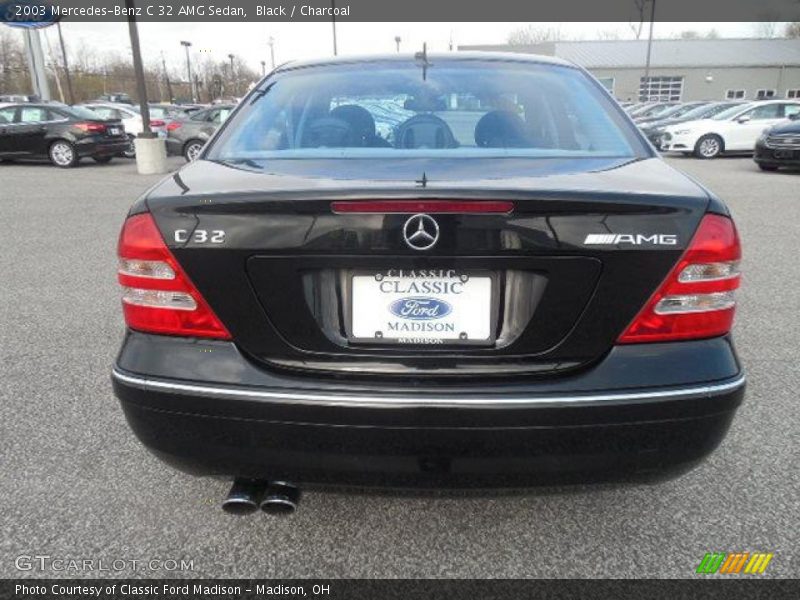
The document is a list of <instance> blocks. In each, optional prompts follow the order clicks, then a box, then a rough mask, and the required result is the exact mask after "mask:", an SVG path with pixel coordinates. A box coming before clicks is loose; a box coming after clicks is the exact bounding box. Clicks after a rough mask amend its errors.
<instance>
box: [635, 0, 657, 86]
mask: <svg viewBox="0 0 800 600" xmlns="http://www.w3.org/2000/svg"><path fill="white" fill-rule="evenodd" d="M651 2H652V3H653V4H652V5H651V7H650V34H649V35H648V36H647V63H646V64H645V67H644V84H645V86H647V87H646V88H645V89H646V90H647V98H645V100H649V99H650V52H651V51H652V49H653V23H654V22H655V20H656V0H651ZM639 96H640V99H641V94H640V95H639Z"/></svg>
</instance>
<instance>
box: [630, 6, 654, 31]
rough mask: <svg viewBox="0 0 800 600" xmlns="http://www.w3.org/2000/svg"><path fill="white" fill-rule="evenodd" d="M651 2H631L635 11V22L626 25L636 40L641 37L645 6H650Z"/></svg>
mask: <svg viewBox="0 0 800 600" xmlns="http://www.w3.org/2000/svg"><path fill="white" fill-rule="evenodd" d="M651 1H652V0H633V6H634V8H635V9H636V12H635V13H634V17H635V18H636V20H634V21H631V22H629V23H628V26H629V27H630V28H631V31H633V35H634V36H635V37H636V39H637V40H638V39H639V38H640V37H642V27H644V22H645V13H646V12H647V6H648V4H650V2H651Z"/></svg>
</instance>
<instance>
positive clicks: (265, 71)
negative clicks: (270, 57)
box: [261, 60, 267, 77]
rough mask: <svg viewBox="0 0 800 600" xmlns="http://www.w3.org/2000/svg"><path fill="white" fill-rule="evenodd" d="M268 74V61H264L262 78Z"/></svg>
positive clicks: (262, 62) (262, 63)
mask: <svg viewBox="0 0 800 600" xmlns="http://www.w3.org/2000/svg"><path fill="white" fill-rule="evenodd" d="M266 74H267V61H265V60H262V61H261V76H262V77H263V76H264V75H266Z"/></svg>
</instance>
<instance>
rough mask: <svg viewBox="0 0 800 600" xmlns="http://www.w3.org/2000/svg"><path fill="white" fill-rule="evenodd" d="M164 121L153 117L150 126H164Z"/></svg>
mask: <svg viewBox="0 0 800 600" xmlns="http://www.w3.org/2000/svg"><path fill="white" fill-rule="evenodd" d="M163 126H164V121H162V120H161V119H151V120H150V127H163Z"/></svg>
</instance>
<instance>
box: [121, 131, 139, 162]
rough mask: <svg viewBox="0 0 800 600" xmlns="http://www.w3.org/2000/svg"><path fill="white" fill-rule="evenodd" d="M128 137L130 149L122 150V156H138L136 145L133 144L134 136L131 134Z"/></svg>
mask: <svg viewBox="0 0 800 600" xmlns="http://www.w3.org/2000/svg"><path fill="white" fill-rule="evenodd" d="M128 139H129V140H130V142H131V143H130V145H129V146H128V149H127V150H125V151H124V152H122V156H124V157H125V158H136V146H134V144H133V136H132V135H129V136H128Z"/></svg>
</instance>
